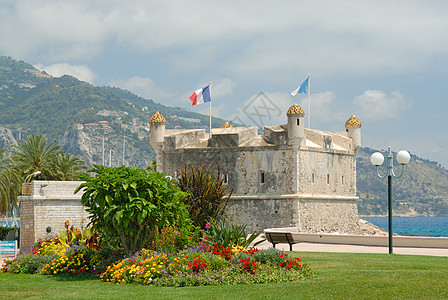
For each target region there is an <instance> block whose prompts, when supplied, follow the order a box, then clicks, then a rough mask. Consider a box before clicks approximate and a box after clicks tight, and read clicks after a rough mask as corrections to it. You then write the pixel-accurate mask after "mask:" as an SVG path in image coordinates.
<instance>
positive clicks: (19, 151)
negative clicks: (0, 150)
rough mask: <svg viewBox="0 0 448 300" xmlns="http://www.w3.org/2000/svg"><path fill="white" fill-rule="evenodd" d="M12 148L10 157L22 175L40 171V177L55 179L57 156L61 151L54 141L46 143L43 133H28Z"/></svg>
mask: <svg viewBox="0 0 448 300" xmlns="http://www.w3.org/2000/svg"><path fill="white" fill-rule="evenodd" d="M12 148H13V150H11V151H10V152H11V153H12V159H13V160H14V163H15V165H16V168H17V169H18V170H19V172H21V175H22V176H27V175H28V174H31V173H34V172H36V171H40V172H41V175H40V177H41V178H42V179H45V180H54V179H57V167H56V163H57V157H58V155H59V154H60V153H62V151H60V149H61V146H59V145H57V144H56V141H53V142H51V143H48V141H47V138H46V137H45V135H42V134H39V135H34V134H30V135H28V136H27V138H26V139H25V140H23V141H21V142H19V144H18V145H17V146H15V145H13V146H12Z"/></svg>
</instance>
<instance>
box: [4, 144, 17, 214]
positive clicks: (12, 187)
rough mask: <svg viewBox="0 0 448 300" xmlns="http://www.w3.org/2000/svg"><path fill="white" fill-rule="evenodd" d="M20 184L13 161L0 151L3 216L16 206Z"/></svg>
mask: <svg viewBox="0 0 448 300" xmlns="http://www.w3.org/2000/svg"><path fill="white" fill-rule="evenodd" d="M21 183H22V180H21V177H20V175H19V174H18V172H17V170H16V169H15V168H14V165H13V160H12V159H11V157H10V156H7V155H6V153H5V150H0V208H1V212H2V213H3V214H6V212H8V211H9V210H10V208H11V207H13V206H16V205H17V196H18V195H19V191H20V187H21Z"/></svg>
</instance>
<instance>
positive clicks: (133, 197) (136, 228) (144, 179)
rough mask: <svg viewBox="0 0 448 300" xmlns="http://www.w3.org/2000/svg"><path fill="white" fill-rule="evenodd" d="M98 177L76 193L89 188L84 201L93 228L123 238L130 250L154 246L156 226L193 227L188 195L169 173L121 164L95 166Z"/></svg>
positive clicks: (86, 179)
mask: <svg viewBox="0 0 448 300" xmlns="http://www.w3.org/2000/svg"><path fill="white" fill-rule="evenodd" d="M89 172H94V173H96V175H95V176H94V177H88V176H85V175H84V176H81V177H80V179H81V180H84V181H85V183H82V184H81V185H80V186H79V187H78V188H77V189H76V191H75V192H78V191H79V190H82V189H85V190H84V194H83V195H82V200H81V201H82V204H83V205H84V206H85V207H86V208H87V209H86V210H87V211H88V212H89V213H90V214H91V215H90V224H91V225H92V230H93V231H98V232H100V233H101V232H102V233H105V234H107V233H111V234H112V236H116V237H118V238H119V241H120V243H121V246H122V247H123V249H124V251H125V252H126V253H130V252H133V251H137V250H138V249H141V248H143V247H146V246H148V245H150V243H151V241H153V240H154V236H155V232H154V230H155V228H156V226H169V225H173V224H176V222H177V224H179V226H183V227H186V228H190V226H191V220H190V218H189V216H188V211H187V209H186V205H185V203H184V201H185V199H186V197H187V194H186V193H184V192H182V191H181V190H180V189H179V188H178V187H176V186H175V185H174V184H173V181H172V180H171V179H169V178H167V177H165V174H161V173H158V172H155V171H145V170H141V169H137V168H133V167H125V166H121V167H118V168H108V167H104V166H100V165H95V166H94V167H93V169H90V170H89Z"/></svg>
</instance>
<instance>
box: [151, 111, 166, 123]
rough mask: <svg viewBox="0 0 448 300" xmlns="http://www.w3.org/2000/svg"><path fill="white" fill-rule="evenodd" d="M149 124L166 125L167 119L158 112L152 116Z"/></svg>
mask: <svg viewBox="0 0 448 300" xmlns="http://www.w3.org/2000/svg"><path fill="white" fill-rule="evenodd" d="M149 123H166V120H165V117H164V116H162V115H161V114H160V113H159V112H158V111H157V112H156V113H155V114H154V115H152V117H151V119H150V120H149Z"/></svg>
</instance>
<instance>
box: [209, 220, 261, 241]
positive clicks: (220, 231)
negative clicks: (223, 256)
mask: <svg viewBox="0 0 448 300" xmlns="http://www.w3.org/2000/svg"><path fill="white" fill-rule="evenodd" d="M205 227H206V230H205V231H204V240H205V241H206V242H207V243H209V244H210V245H212V246H219V245H221V246H223V247H224V248H226V247H231V246H232V245H236V246H242V247H248V246H249V245H250V244H251V243H252V242H253V241H254V240H255V239H256V238H257V237H258V236H259V235H260V233H257V232H254V233H252V234H251V235H250V236H249V237H248V232H247V230H246V225H234V224H233V225H230V226H229V225H227V223H226V220H225V219H220V220H217V221H211V222H209V223H206V226H205ZM263 241H264V240H261V241H258V242H256V243H255V244H254V246H256V245H258V244H260V243H262V242H263Z"/></svg>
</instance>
